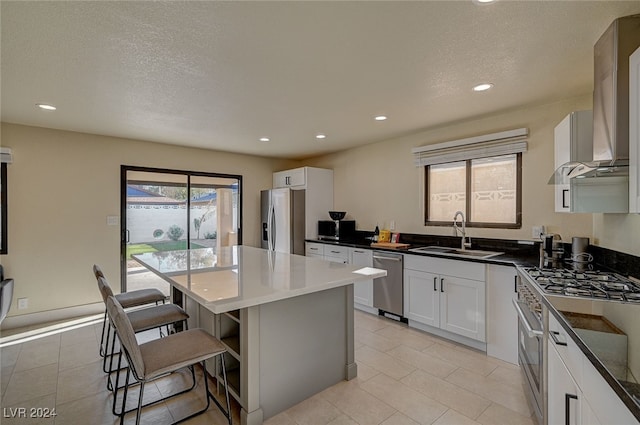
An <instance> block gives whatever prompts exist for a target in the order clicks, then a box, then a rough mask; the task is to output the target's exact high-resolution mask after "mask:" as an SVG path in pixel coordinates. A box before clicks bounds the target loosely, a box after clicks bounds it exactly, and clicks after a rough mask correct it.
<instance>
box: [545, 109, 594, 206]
mask: <svg viewBox="0 0 640 425" xmlns="http://www.w3.org/2000/svg"><path fill="white" fill-rule="evenodd" d="M553 135H554V162H555V169H556V170H558V169H559V168H560V167H562V166H563V165H565V164H567V163H569V162H575V161H581V162H587V161H591V158H592V156H593V112H592V111H590V110H589V111H576V112H572V113H570V114H569V115H567V116H566V117H565V118H564V119H563V120H562V121H561V122H560V124H558V125H557V126H556V128H555V130H554V133H553ZM569 171H571V168H570V167H567V168H565V169H564V170H563V173H564V174H565V175H566V174H567V173H569ZM555 190H556V191H555V210H556V212H571V211H572V210H571V193H570V191H571V189H570V186H569V183H568V182H567V183H563V184H556V186H555Z"/></svg>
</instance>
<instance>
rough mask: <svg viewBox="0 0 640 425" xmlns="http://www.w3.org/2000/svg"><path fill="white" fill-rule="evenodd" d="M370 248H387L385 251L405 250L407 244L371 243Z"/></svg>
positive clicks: (407, 246)
mask: <svg viewBox="0 0 640 425" xmlns="http://www.w3.org/2000/svg"><path fill="white" fill-rule="evenodd" d="M371 247H372V248H387V249H407V248H409V244H408V243H394V242H373V243H372V244H371Z"/></svg>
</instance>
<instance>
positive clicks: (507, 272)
mask: <svg viewBox="0 0 640 425" xmlns="http://www.w3.org/2000/svg"><path fill="white" fill-rule="evenodd" d="M517 276H518V274H517V273H516V269H515V267H508V266H498V265H494V264H487V355H488V356H491V357H496V358H498V359H500V360H504V361H505V362H509V363H513V364H516V365H517V364H518V315H517V313H516V309H515V308H514V307H513V300H514V299H516V298H517V296H518V294H517V292H516V279H517Z"/></svg>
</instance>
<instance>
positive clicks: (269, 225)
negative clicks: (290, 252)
mask: <svg viewBox="0 0 640 425" xmlns="http://www.w3.org/2000/svg"><path fill="white" fill-rule="evenodd" d="M273 215H274V211H273V205H269V214H268V216H267V229H268V230H267V231H268V238H267V242H268V249H269V251H273V250H274V246H273V245H274V243H273V239H274V237H273V236H274V235H273V230H274V229H273V227H274V226H273Z"/></svg>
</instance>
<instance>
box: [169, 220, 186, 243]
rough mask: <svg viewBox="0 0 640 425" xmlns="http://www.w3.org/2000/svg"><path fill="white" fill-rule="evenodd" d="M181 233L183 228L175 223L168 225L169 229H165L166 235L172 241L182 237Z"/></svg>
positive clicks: (182, 233)
mask: <svg viewBox="0 0 640 425" xmlns="http://www.w3.org/2000/svg"><path fill="white" fill-rule="evenodd" d="M182 235H184V230H182V228H181V227H180V226H178V225H177V224H174V225H172V226H171V227H169V230H167V236H168V237H169V239H171V240H172V241H177V240H178V239H180V238H181V237H182Z"/></svg>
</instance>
